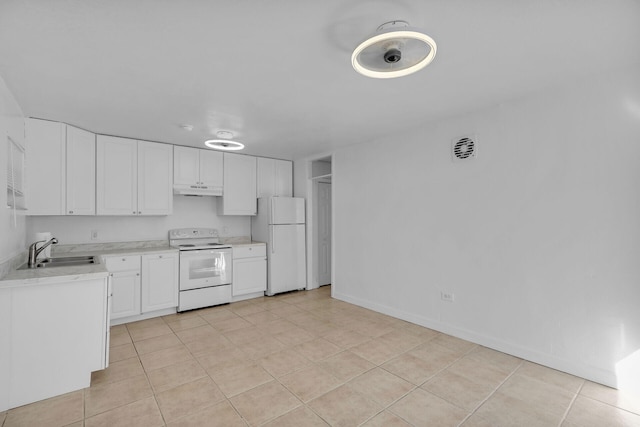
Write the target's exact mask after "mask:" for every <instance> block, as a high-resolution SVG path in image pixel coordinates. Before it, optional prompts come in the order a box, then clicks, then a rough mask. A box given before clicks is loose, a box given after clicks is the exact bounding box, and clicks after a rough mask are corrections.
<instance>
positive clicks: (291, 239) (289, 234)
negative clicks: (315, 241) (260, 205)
mask: <svg viewBox="0 0 640 427" xmlns="http://www.w3.org/2000/svg"><path fill="white" fill-rule="evenodd" d="M304 234H305V231H304V225H301V224H297V225H296V224H292V225H275V226H274V225H270V226H269V235H270V241H269V243H270V245H269V247H268V248H267V250H268V254H267V257H268V260H269V261H268V269H267V270H268V274H269V280H268V283H267V288H268V289H267V294H268V295H273V294H276V293H280V292H286V291H293V290H296V289H303V288H305V287H306V265H305V235H304Z"/></svg>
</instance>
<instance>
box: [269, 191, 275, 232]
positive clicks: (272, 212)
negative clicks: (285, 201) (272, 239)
mask: <svg viewBox="0 0 640 427" xmlns="http://www.w3.org/2000/svg"><path fill="white" fill-rule="evenodd" d="M273 205H275V202H274V200H272V199H269V207H270V208H271V219H270V221H269V222H270V223H271V224H273V223H274V222H275V220H276V216H275V215H274V212H275V208H274V206H273ZM272 233H273V232H272Z"/></svg>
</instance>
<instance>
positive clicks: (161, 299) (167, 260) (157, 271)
mask: <svg viewBox="0 0 640 427" xmlns="http://www.w3.org/2000/svg"><path fill="white" fill-rule="evenodd" d="M177 306H178V255H177V254H173V253H171V254H167V253H165V254H153V255H142V313H148V312H150V311H154V310H160V309H163V308H171V307H177Z"/></svg>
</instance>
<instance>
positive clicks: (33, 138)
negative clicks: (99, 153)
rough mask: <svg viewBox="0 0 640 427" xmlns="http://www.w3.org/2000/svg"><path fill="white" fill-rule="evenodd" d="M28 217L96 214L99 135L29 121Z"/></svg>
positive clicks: (54, 124) (61, 124)
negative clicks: (96, 142)
mask: <svg viewBox="0 0 640 427" xmlns="http://www.w3.org/2000/svg"><path fill="white" fill-rule="evenodd" d="M25 131H26V137H27V156H26V159H27V160H26V161H27V184H28V186H29V188H28V190H27V197H28V204H27V208H28V211H27V214H28V215H95V213H96V210H95V197H96V196H95V194H96V188H95V179H96V178H95V150H96V146H95V137H96V136H95V134H94V133H91V132H87V131H85V130H82V129H78V128H76V127H73V126H69V125H65V124H64V123H58V122H51V121H48V120H39V119H27V120H26V121H25Z"/></svg>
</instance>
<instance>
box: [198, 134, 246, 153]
mask: <svg viewBox="0 0 640 427" xmlns="http://www.w3.org/2000/svg"><path fill="white" fill-rule="evenodd" d="M216 136H217V137H218V138H217V139H210V140H208V141H205V142H204V145H206V146H207V147H209V148H215V149H216V150H227V151H237V150H242V149H243V148H244V144H243V143H241V142H237V141H232V140H231V138H233V133H231V132H227V131H225V130H221V131H218V132H216Z"/></svg>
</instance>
